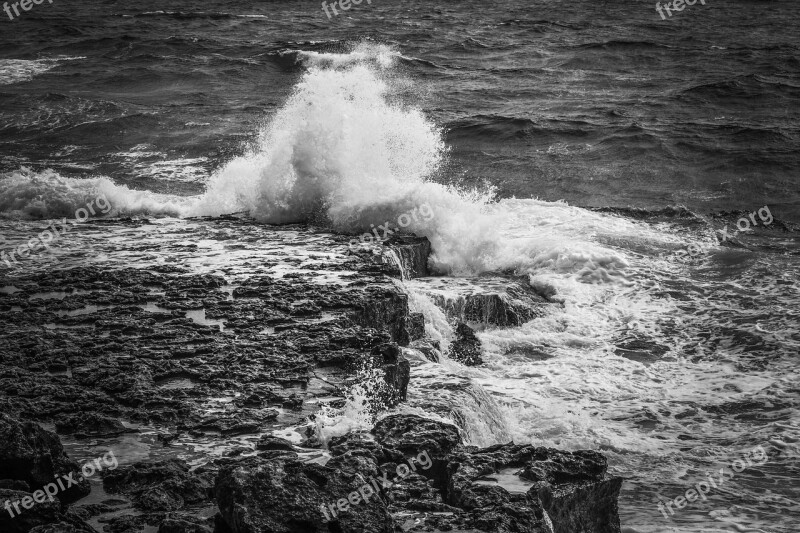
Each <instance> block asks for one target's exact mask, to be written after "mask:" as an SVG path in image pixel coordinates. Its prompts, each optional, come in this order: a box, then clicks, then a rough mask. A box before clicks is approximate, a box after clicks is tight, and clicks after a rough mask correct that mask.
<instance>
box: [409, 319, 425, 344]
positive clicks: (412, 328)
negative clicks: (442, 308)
mask: <svg viewBox="0 0 800 533" xmlns="http://www.w3.org/2000/svg"><path fill="white" fill-rule="evenodd" d="M406 329H407V330H408V337H409V339H410V340H411V341H412V342H413V341H417V340H419V339H422V338H423V337H424V336H425V315H423V314H422V313H409V315H408V318H407V319H406Z"/></svg>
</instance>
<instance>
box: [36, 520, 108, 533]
mask: <svg viewBox="0 0 800 533" xmlns="http://www.w3.org/2000/svg"><path fill="white" fill-rule="evenodd" d="M28 533H97V530H95V529H94V528H93V527H92V526H90V525H89V524H81V523H78V524H73V523H70V522H58V523H56V524H47V525H43V526H36V527H35V528H33V529H31V530H30V531H29V532H28Z"/></svg>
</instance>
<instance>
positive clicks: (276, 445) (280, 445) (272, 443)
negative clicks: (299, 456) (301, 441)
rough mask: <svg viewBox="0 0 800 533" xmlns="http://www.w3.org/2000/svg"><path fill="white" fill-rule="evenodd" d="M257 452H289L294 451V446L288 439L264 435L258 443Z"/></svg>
mask: <svg viewBox="0 0 800 533" xmlns="http://www.w3.org/2000/svg"><path fill="white" fill-rule="evenodd" d="M256 450H288V451H293V450H294V445H293V444H292V443H291V442H289V441H288V440H286V439H282V438H280V437H275V436H272V435H263V436H262V437H261V438H260V439H258V442H257V443H256Z"/></svg>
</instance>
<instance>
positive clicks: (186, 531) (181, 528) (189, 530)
mask: <svg viewBox="0 0 800 533" xmlns="http://www.w3.org/2000/svg"><path fill="white" fill-rule="evenodd" d="M212 531H213V529H212V526H211V525H209V524H208V521H207V520H201V519H200V518H197V517H189V516H182V517H172V518H167V519H165V520H164V521H163V522H161V525H159V526H158V533H212Z"/></svg>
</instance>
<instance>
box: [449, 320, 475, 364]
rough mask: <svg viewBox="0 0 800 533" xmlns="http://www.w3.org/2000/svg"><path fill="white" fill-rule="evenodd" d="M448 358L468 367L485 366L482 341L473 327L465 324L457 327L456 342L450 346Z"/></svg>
mask: <svg viewBox="0 0 800 533" xmlns="http://www.w3.org/2000/svg"><path fill="white" fill-rule="evenodd" d="M448 356H449V357H450V359H453V360H454V361H458V362H459V363H461V364H462V365H466V366H476V365H482V364H483V359H482V358H481V341H480V339H479V338H478V337H477V336H476V335H475V332H474V331H473V330H472V328H471V327H469V326H468V325H466V324H464V323H460V324H459V325H458V326H456V340H455V341H454V342H453V343H452V344H450V351H449V352H448Z"/></svg>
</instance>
